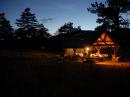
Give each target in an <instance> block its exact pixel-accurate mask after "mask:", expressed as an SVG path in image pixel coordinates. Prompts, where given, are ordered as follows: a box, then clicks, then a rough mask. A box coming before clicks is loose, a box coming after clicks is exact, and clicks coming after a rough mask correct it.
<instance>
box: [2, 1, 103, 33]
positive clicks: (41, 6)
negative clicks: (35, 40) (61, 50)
mask: <svg viewBox="0 0 130 97" xmlns="http://www.w3.org/2000/svg"><path fill="white" fill-rule="evenodd" d="M95 1H99V2H100V1H104V0H0V13H1V12H4V13H5V14H6V17H7V19H8V20H10V21H11V24H12V25H13V27H15V26H16V25H15V22H16V19H19V18H20V15H21V13H22V12H23V10H24V9H25V8H27V7H29V8H31V12H32V13H35V14H36V17H37V19H38V21H39V22H40V23H43V24H44V25H45V27H47V28H48V29H49V32H50V33H55V32H56V30H57V29H58V28H59V27H61V26H62V25H63V24H64V23H67V22H73V23H74V26H75V27H77V26H81V28H82V29H85V30H93V29H94V28H95V27H96V26H97V25H98V24H97V23H96V18H97V16H96V15H94V14H91V13H89V12H88V11H87V8H88V7H89V6H90V4H91V3H92V2H95Z"/></svg>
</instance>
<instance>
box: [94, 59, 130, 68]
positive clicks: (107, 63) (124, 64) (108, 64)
mask: <svg viewBox="0 0 130 97" xmlns="http://www.w3.org/2000/svg"><path fill="white" fill-rule="evenodd" d="M96 64H97V65H98V66H101V67H107V68H130V62H112V61H105V62H96Z"/></svg>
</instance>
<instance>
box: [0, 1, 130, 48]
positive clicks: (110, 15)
mask: <svg viewBox="0 0 130 97" xmlns="http://www.w3.org/2000/svg"><path fill="white" fill-rule="evenodd" d="M87 10H88V12H90V13H92V14H96V15H97V16H98V18H97V21H96V22H97V23H99V26H97V27H96V28H95V30H97V31H108V32H114V33H113V35H114V36H119V35H117V34H118V33H115V32H119V31H120V29H121V28H129V24H130V20H129V18H125V17H124V16H125V15H128V12H130V1H129V0H106V1H105V3H103V2H94V3H92V4H91V6H90V7H89V8H87ZM16 25H17V27H18V28H17V29H16V30H15V31H14V29H13V28H12V26H11V24H10V21H9V20H7V19H6V17H5V14H4V13H0V44H1V47H2V46H5V45H4V44H6V42H7V43H8V45H10V47H11V46H12V47H37V48H41V47H42V48H44V47H45V46H46V47H47V46H48V47H49V48H51V47H52V46H53V47H55V45H56V44H57V46H59V48H62V47H63V40H66V39H67V38H69V37H70V36H73V35H74V34H75V33H78V32H79V31H80V30H81V27H80V26H78V27H73V23H72V22H68V23H65V24H64V25H63V26H61V27H60V28H59V29H58V30H57V32H56V33H55V35H54V36H53V37H52V35H51V34H50V33H49V32H48V29H47V28H46V27H45V26H44V25H43V24H40V23H39V22H38V20H37V18H36V16H35V14H33V13H32V12H31V9H30V8H25V10H24V11H23V12H22V13H21V15H20V18H19V19H16ZM117 38H118V37H117ZM10 42H11V43H10ZM6 45H7V44H6ZM50 45H52V46H51V47H50Z"/></svg>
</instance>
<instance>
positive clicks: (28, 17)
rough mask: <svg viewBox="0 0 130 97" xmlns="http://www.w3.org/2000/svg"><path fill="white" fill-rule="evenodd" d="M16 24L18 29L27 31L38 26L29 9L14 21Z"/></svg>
mask: <svg viewBox="0 0 130 97" xmlns="http://www.w3.org/2000/svg"><path fill="white" fill-rule="evenodd" d="M16 21H17V22H16V24H17V26H18V27H19V28H23V29H29V28H32V27H33V28H36V27H37V25H38V21H37V19H36V16H35V14H32V13H31V10H30V8H26V9H25V10H24V11H23V12H22V14H21V18H20V19H16Z"/></svg>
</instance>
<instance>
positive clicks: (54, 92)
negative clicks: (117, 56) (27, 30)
mask: <svg viewBox="0 0 130 97" xmlns="http://www.w3.org/2000/svg"><path fill="white" fill-rule="evenodd" d="M0 72H1V74H0V75H1V78H0V80H1V89H2V91H1V92H2V93H1V95H2V94H4V96H7V95H10V96H13V97H14V96H17V97H25V96H32V97H126V95H127V94H128V97H129V96H130V94H129V93H130V69H129V68H123V69H122V68H119V69H114V68H103V67H101V66H98V65H95V64H88V63H82V64H81V63H76V62H73V61H66V60H64V59H63V57H62V56H60V55H58V54H54V53H50V52H43V51H33V50H24V51H23V50H1V51H0ZM1 97H3V96H1Z"/></svg>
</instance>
